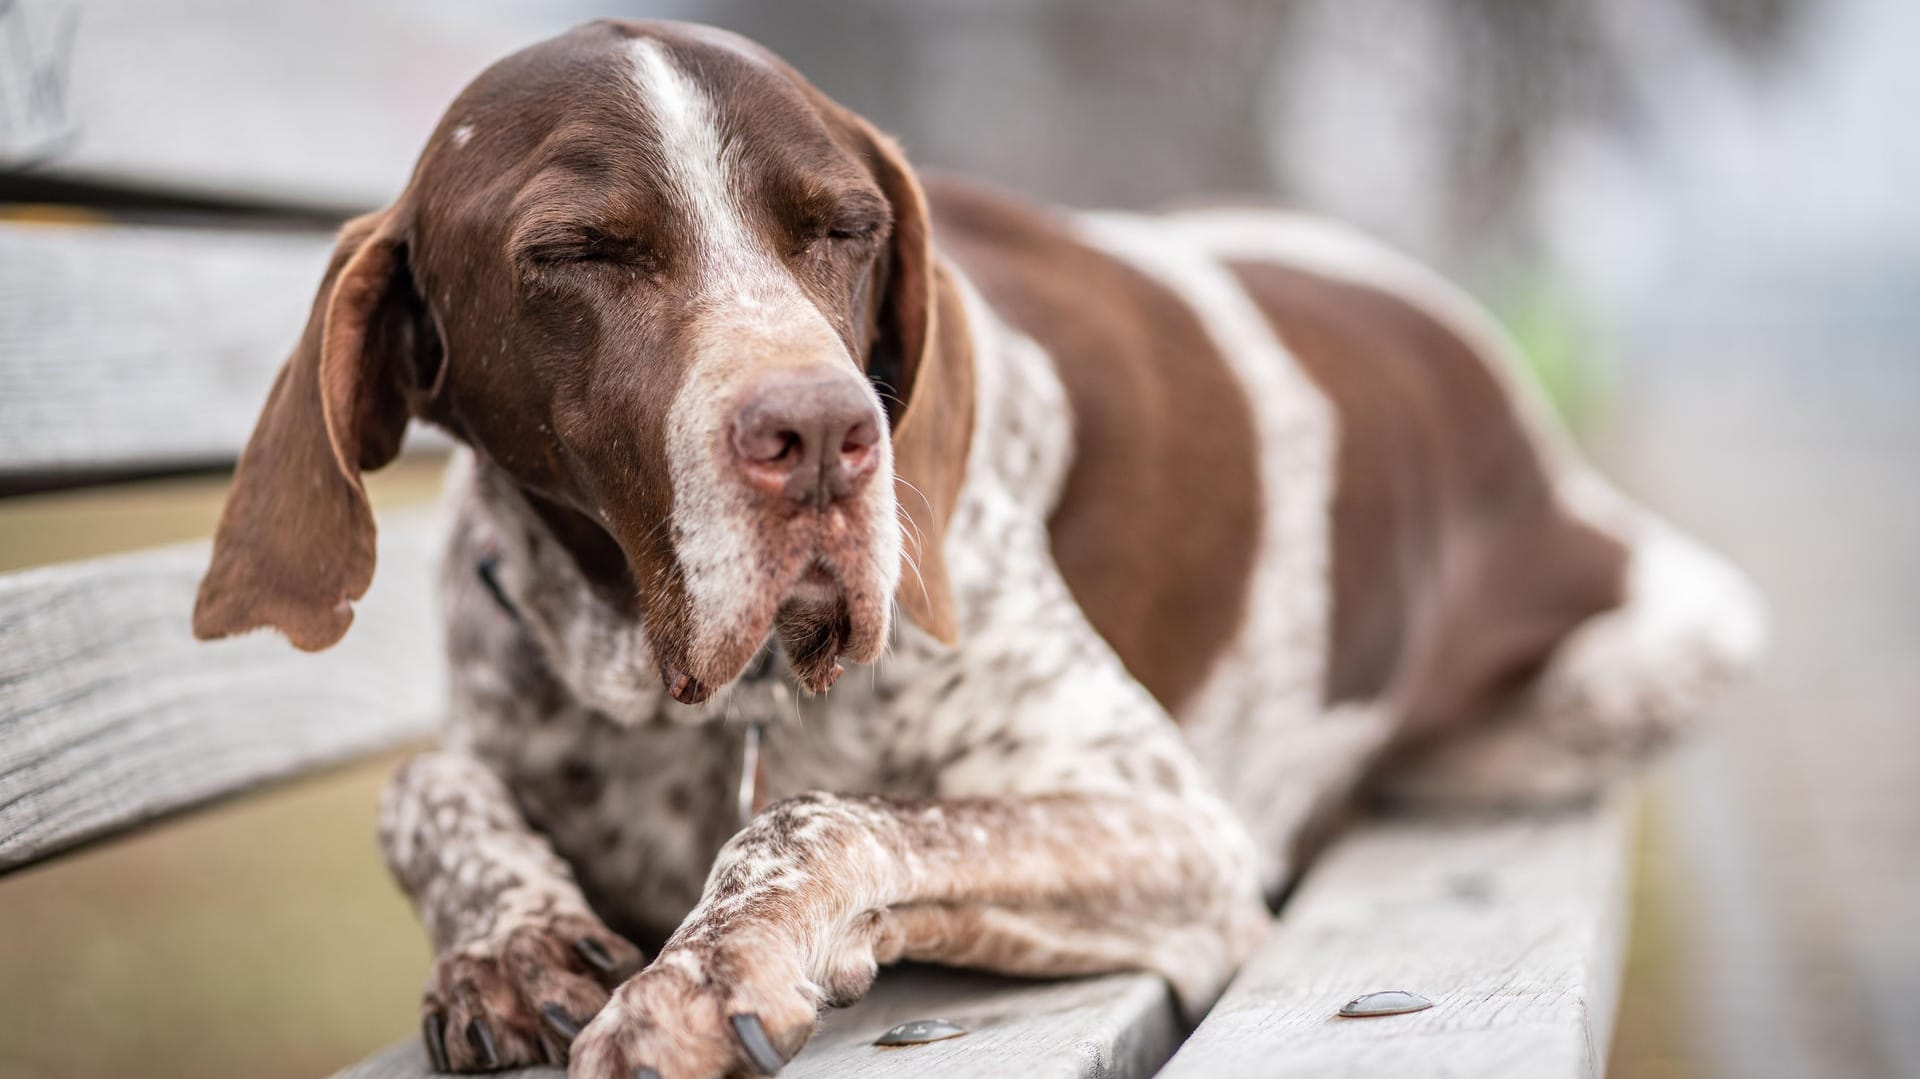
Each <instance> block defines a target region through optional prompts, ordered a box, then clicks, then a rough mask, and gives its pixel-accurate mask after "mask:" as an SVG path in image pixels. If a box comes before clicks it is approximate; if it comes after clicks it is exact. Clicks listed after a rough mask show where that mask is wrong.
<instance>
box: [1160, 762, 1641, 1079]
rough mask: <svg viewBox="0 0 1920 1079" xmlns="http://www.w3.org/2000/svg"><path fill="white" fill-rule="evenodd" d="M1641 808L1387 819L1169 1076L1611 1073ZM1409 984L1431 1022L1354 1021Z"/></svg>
mask: <svg viewBox="0 0 1920 1079" xmlns="http://www.w3.org/2000/svg"><path fill="white" fill-rule="evenodd" d="M1631 828H1632V813H1631V809H1630V804H1629V802H1628V801H1627V800H1626V798H1625V797H1624V796H1623V797H1621V798H1620V799H1619V800H1617V801H1615V802H1612V803H1610V804H1607V805H1604V806H1601V807H1599V808H1597V809H1595V810H1592V811H1587V812H1580V813H1572V814H1567V815H1559V816H1554V817H1547V818H1537V819H1516V820H1483V821H1474V822H1460V823H1451V824H1449V823H1439V822H1433V821H1425V822H1422V821H1402V822H1381V823H1373V824H1369V825H1368V826H1366V827H1364V828H1362V829H1360V830H1358V831H1356V832H1355V833H1354V834H1352V835H1350V836H1347V837H1345V838H1344V839H1342V840H1341V841H1339V842H1338V843H1336V844H1335V845H1334V846H1333V848H1332V849H1330V850H1329V851H1328V852H1327V853H1326V855H1325V856H1324V860H1323V861H1322V862H1321V863H1320V864H1319V865H1317V866H1316V867H1315V868H1314V869H1313V870H1312V872H1311V873H1310V874H1309V875H1308V877H1307V880H1306V881H1305V883H1304V884H1303V885H1302V886H1301V888H1300V890H1299V892H1298V893H1297V894H1296V895H1295V896H1294V897H1293V899H1292V901H1291V902H1290V903H1289V904H1288V905H1287V908H1286V910H1285V912H1284V913H1283V915H1282V917H1281V919H1280V921H1279V922H1278V923H1277V925H1276V928H1275V929H1274V932H1273V935H1272V936H1271V937H1269V938H1268V940H1267V942H1266V944H1265V945H1264V946H1263V947H1262V948H1261V950H1260V952H1259V953H1258V954H1257V955H1256V956H1255V957H1254V959H1253V960H1252V961H1251V962H1249V963H1248V965H1247V966H1246V967H1245V968H1243V969H1242V970H1241V973H1240V975H1239V977H1238V978H1237V979H1235V981H1234V982H1233V984H1232V985H1231V986H1230V987H1229V988H1228V991H1227V993H1226V995H1225V996H1224V997H1223V998H1222V999H1221V1000H1220V1001H1219V1002H1218V1003H1217V1004H1216V1005H1215V1006H1214V1008H1213V1010H1212V1011H1211V1012H1210V1013H1209V1014H1208V1015H1207V1018H1206V1019H1205V1021H1203V1022H1202V1023H1201V1024H1200V1026H1199V1028H1198V1029H1197V1030H1195V1031H1194V1033H1193V1036H1192V1037H1191V1038H1189V1039H1188V1040H1187V1042H1186V1044H1185V1045H1184V1046H1183V1047H1182V1048H1181V1050H1180V1052H1179V1053H1178V1054H1177V1055H1176V1056H1175V1057H1174V1059H1173V1061H1172V1062H1171V1063H1170V1064H1169V1065H1168V1067H1167V1069H1166V1070H1165V1071H1164V1072H1163V1073H1162V1075H1164V1076H1166V1077H1168V1079H1222V1077H1231V1076H1270V1077H1275V1079H1280V1077H1287V1076H1328V1075H1390V1076H1393V1077H1395V1079H1420V1077H1426V1076H1432V1077H1440V1076H1472V1077H1476V1079H1504V1077H1512V1079H1523V1077H1525V1079H1536V1077H1539V1079H1547V1077H1573V1076H1583V1077H1598V1076H1600V1075H1602V1074H1604V1073H1605V1070H1606V1053H1607V1045H1608V1039H1609V1037H1610V1035H1611V1031H1612V1022H1613V1013H1614V1005H1615V1002H1616V997H1617V993H1618V989H1619V978H1620V972H1621V965H1622V963H1623V962H1624V959H1625V955H1624V952H1625V944H1626V933H1625V929H1626V926H1625V921H1626V898H1627V896H1626V893H1627V886H1628V883H1629V865H1628V861H1627V857H1628V851H1629V843H1628V839H1629V836H1630V834H1631ZM1387 989H1404V990H1408V991H1411V992H1414V993H1418V994H1420V995H1422V996H1425V997H1427V998H1429V999H1431V1000H1432V1001H1433V1002H1434V1006H1433V1007H1432V1008H1430V1009H1428V1010H1426V1011H1422V1012H1415V1013H1410V1014H1404V1015H1397V1016H1383V1017H1377V1018H1364V1019H1342V1018H1338V1017H1337V1016H1336V1015H1335V1013H1336V1012H1337V1011H1338V1010H1339V1008H1340V1006H1341V1005H1342V1004H1344V1003H1345V1002H1347V1001H1349V1000H1351V999H1353V998H1354V997H1357V996H1359V995H1361V994H1363V993H1369V992H1375V991H1379V990H1387Z"/></svg>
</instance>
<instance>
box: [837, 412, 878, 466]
mask: <svg viewBox="0 0 1920 1079" xmlns="http://www.w3.org/2000/svg"><path fill="white" fill-rule="evenodd" d="M878 441H880V428H879V426H878V425H877V424H875V423H874V422H873V421H872V420H861V421H860V422H858V423H856V424H854V425H853V426H852V427H850V428H848V429H847V433H846V434H845V435H844V436H842V437H841V439H840V453H841V455H842V456H845V457H857V456H859V455H860V454H862V453H865V452H866V451H868V450H870V449H872V448H873V445H874V443H876V442H878Z"/></svg>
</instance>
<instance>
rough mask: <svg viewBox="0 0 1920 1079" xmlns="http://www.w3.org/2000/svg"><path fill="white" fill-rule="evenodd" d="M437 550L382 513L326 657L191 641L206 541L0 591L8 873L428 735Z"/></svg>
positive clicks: (423, 520)
mask: <svg viewBox="0 0 1920 1079" xmlns="http://www.w3.org/2000/svg"><path fill="white" fill-rule="evenodd" d="M439 548H440V541H439V528H438V526H437V525H436V524H435V523H434V518H433V516H432V515H431V514H430V513H428V512H426V511H413V512H403V513H394V514H390V515H388V516H387V518H386V519H385V521H384V522H383V528H382V530H381V537H380V556H379V557H380V572H379V574H378V576H377V578H376V580H375V583H374V586H373V588H372V590H371V591H370V592H369V593H368V594H367V598H366V599H365V600H364V601H363V602H362V603H360V604H358V605H357V607H356V609H357V611H358V615H357V617H356V619H355V624H354V627H353V630H352V632H350V633H348V634H347V636H346V639H345V640H344V641H342V642H341V643H340V644H339V645H336V646H335V647H334V648H333V649H331V650H329V651H326V652H321V653H317V654H307V653H302V652H299V651H297V650H295V649H294V648H293V647H292V646H291V645H289V644H287V643H286V642H285V641H284V640H282V639H280V638H279V637H278V636H277V635H275V634H270V633H255V634H251V635H248V636H246V637H243V638H240V639H237V640H229V641H222V642H218V643H214V644H205V643H201V642H199V641H196V640H194V639H193V636H192V634H191V632H190V631H189V628H188V626H189V617H190V614H191V612H192V610H193V597H194V590H195V588H196V587H197V586H198V583H199V579H200V574H201V573H202V572H203V571H204V570H205V569H206V564H207V550H208V549H207V545H206V544H205V543H193V544H183V545H180V546H177V547H168V548H161V549H157V550H152V551H145V552H141V553H138V554H132V555H124V556H118V557H114V558H105V559H99V560H95V561H88V562H75V563H67V564H65V565H58V566H51V567H47V568H44V569H36V570H27V571H24V572H21V573H14V574H9V575H7V576H4V577H0V871H5V870H7V869H13V868H18V867H20V866H23V865H26V864H29V863H31V862H34V861H36V860H38V859H41V858H45V857H47V856H49V855H51V854H54V853H57V852H58V851H60V850H63V849H65V848H68V847H71V846H74V845H75V844H78V843H81V842H84V841H86V840H88V839H91V838H94V837H97V836H104V835H109V834H111V833H114V832H118V831H121V830H123V829H126V828H128V827H131V826H133V825H135V824H138V823H140V822H142V821H145V820H149V819H151V818H154V817H157V816H160V815H162V814H165V813H169V812H172V811H175V810H179V809H183V808H186V807H188V806H192V805H195V804H197V803H200V802H203V801H206V800H208V799H212V798H217V797H220V796H222V795H226V794H231V793H234V792H236V791H241V790H245V789H248V788H251V787H255V786H258V785H260V784H263V783H266V782H269V781H271V780H275V779H282V778H287V777H292V776H297V775H299V774H301V773H305V772H309V771H312V770H314V769H317V768H321V767H325V766H327V765H331V764H337V763H342V762H345V761H348V760H351V759H353V758H355V757H358V756H362V755H364V754H367V753H370V752H373V751H376V750H379V749H382V748H386V747H390V746H393V745H396V744H398V743H401V742H404V741H407V740H410V739H415V738H420V737H423V736H425V735H427V734H429V733H430V732H431V731H432V729H433V728H434V726H435V723H436V720H437V717H438V715H439V712H440V709H441V707H442V704H441V701H442V698H443V696H444V693H445V677H444V673H443V672H444V667H445V661H444V659H443V658H442V648H441V644H440V626H439V618H438V613H437V604H436V603H435V602H434V599H433V594H434V581H435V579H436V577H437V568H436V567H437V562H438V553H439Z"/></svg>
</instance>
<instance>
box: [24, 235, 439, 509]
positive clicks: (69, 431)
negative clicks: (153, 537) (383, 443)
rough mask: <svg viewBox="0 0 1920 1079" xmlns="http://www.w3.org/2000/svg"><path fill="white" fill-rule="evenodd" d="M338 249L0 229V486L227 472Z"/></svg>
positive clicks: (218, 238)
mask: <svg viewBox="0 0 1920 1079" xmlns="http://www.w3.org/2000/svg"><path fill="white" fill-rule="evenodd" d="M331 245H332V241H331V237H329V236H326V235H321V234H311V233H272V232H265V233H250V232H241V231H231V230H215V229H174V228H124V227H113V228H87V227H73V226H35V225H18V224H0V484H4V483H5V482H6V480H7V477H9V476H14V477H19V476H37V475H44V474H47V473H58V472H68V471H89V472H114V471H153V470H159V469H165V468H168V467H187V466H196V465H209V464H222V463H225V462H228V461H231V460H232V459H233V458H234V457H235V456H236V455H237V454H238V452H239V449H240V447H241V446H242V445H243V444H244V443H245V441H246V437H247V434H248V432H250V431H251V430H252V429H253V421H254V417H255V416H256V415H257V414H258V412H259V409H260V404H261V402H262V401H264V400H265V399H266V395H267V387H268V386H269V385H271V383H272V381H273V374H274V372H275V371H276V370H277V369H278V368H279V366H280V363H281V362H282V361H283V360H284V359H286V355H287V351H288V350H289V349H290V348H291V347H292V345H293V343H294V342H295V341H296V340H297V339H298V338H299V336H300V330H301V327H302V326H304V325H305V324H306V319H307V310H308V306H309V305H310V304H311V303H312V300H313V290H314V288H315V286H316V285H317V284H318V283H319V280H320V275H321V274H322V272H324V270H325V268H326V260H327V252H328V251H329V250H330V249H331ZM420 444H422V445H435V443H433V441H432V440H423V441H421V443H420ZM437 445H439V446H444V442H440V443H438V444H437Z"/></svg>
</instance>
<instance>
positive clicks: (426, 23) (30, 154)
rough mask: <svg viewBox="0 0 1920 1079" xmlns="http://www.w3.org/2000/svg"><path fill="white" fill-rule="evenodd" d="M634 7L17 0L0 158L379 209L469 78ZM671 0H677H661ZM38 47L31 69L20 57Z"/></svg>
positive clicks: (5, 41) (249, 195)
mask: <svg viewBox="0 0 1920 1079" xmlns="http://www.w3.org/2000/svg"><path fill="white" fill-rule="evenodd" d="M622 6H630V7H633V8H639V7H643V6H644V7H646V8H647V9H648V10H649V12H650V13H658V11H657V9H659V8H661V7H662V5H661V4H658V3H655V4H650V5H638V4H633V5H621V4H615V5H613V7H614V9H615V10H607V5H606V4H591V3H588V2H586V0H558V2H555V0H496V2H493V3H487V4H473V3H470V2H467V0H412V2H409V3H406V4H391V3H384V2H382V0H333V2H330V3H326V4H313V3H304V2H300V0H196V2H194V3H153V2H152V0H11V2H10V3H7V4H5V5H0V56H6V57H7V61H6V66H11V67H12V68H13V69H14V70H13V72H12V74H11V75H10V76H9V77H7V78H6V79H5V80H3V81H0V92H5V91H11V92H10V93H6V96H4V97H0V110H3V111H0V166H4V165H6V164H9V163H11V164H15V165H18V164H21V163H27V162H34V163H37V164H38V171H40V172H42V173H44V174H51V175H56V176H71V177H74V178H76V179H81V180H86V181H88V182H96V183H100V182H104V183H108V184H113V185H122V186H132V187H139V188H155V189H160V190H169V191H177V192H182V193H194V194H200V195H213V196H229V197H236V198H240V199H244V200H248V201H257V200H262V199H265V200H272V201H279V202H287V203H296V204H305V205H318V206H328V207H346V208H350V209H363V208H372V207H374V206H378V205H382V204H384V203H385V202H387V201H388V200H390V199H391V198H392V197H393V196H394V195H395V194H396V193H397V192H398V191H399V190H400V188H401V186H402V185H403V184H404V183H405V182H406V179H407V174H408V172H409V171H410V170H411V169H412V167H413V162H414V158H415V157H416V156H417V155H418V154H419V152H420V148H421V145H422V144H423V143H424V142H425V141H426V138H427V135H428V134H429V133H430V132H431V131H432V130H433V126H434V124H435V122H436V121H437V120H438V119H439V117H440V113H441V112H442V110H444V109H445V108H446V107H447V105H448V104H449V103H450V102H451V101H452V100H453V98H454V96H455V94H457V93H458V92H459V90H460V88H461V87H462V86H463V85H465V84H466V82H467V81H468V80H469V79H471V78H473V76H475V75H477V74H479V73H480V71H481V70H482V69H483V68H485V67H486V66H487V65H488V64H490V63H492V62H493V61H495V60H497V59H499V58H500V57H501V56H503V55H505V54H506V53H508V52H511V51H513V50H514V49H516V48H519V47H520V46H522V45H526V44H529V43H531V42H533V41H536V40H538V39H540V38H543V37H546V36H548V35H550V34H552V33H555V32H558V31H560V30H563V29H565V28H566V27H568V26H570V25H572V24H574V23H576V22H581V21H584V20H586V19H589V18H593V17H596V16H599V15H606V14H616V13H618V9H619V8H621V7H622ZM665 6H666V7H668V8H672V7H674V6H675V5H672V4H668V5H665ZM23 56H24V57H26V59H25V60H24V61H22V60H19V59H18V58H19V57H23Z"/></svg>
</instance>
